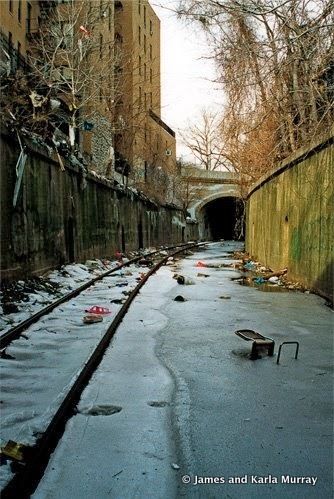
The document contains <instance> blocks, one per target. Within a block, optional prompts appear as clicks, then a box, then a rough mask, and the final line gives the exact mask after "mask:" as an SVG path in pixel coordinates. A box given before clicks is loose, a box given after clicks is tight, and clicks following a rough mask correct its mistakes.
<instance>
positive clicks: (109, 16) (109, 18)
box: [109, 7, 111, 31]
mask: <svg viewBox="0 0 334 499" xmlns="http://www.w3.org/2000/svg"><path fill="white" fill-rule="evenodd" d="M109 31H111V7H109Z"/></svg>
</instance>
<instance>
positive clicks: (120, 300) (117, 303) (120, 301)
mask: <svg viewBox="0 0 334 499" xmlns="http://www.w3.org/2000/svg"><path fill="white" fill-rule="evenodd" d="M124 302H125V299H124V298H115V299H114V300H110V303H115V304H116V305H122V303H124Z"/></svg>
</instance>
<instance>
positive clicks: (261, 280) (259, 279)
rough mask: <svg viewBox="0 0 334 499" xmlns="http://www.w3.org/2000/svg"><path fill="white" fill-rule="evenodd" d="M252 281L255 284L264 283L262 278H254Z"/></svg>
mask: <svg viewBox="0 0 334 499" xmlns="http://www.w3.org/2000/svg"><path fill="white" fill-rule="evenodd" d="M253 281H254V282H255V284H263V283H264V282H266V280H265V279H264V278H263V277H255V278H254V279H253Z"/></svg>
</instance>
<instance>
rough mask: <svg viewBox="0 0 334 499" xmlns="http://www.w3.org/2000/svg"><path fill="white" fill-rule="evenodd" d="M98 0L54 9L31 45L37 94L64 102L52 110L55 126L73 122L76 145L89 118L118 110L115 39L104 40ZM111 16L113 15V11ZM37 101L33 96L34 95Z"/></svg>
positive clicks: (72, 137)
mask: <svg viewBox="0 0 334 499" xmlns="http://www.w3.org/2000/svg"><path fill="white" fill-rule="evenodd" d="M98 9H99V6H97V4H96V3H93V4H89V3H87V2H85V1H84V0H72V1H70V2H66V3H64V4H59V5H58V6H56V7H55V8H53V9H50V13H49V16H48V19H47V20H45V21H44V22H43V24H42V25H41V27H40V29H39V32H38V36H37V38H36V39H35V42H34V43H33V44H32V47H31V52H30V57H29V62H30V64H31V66H32V68H34V69H33V72H32V73H33V77H34V79H35V81H36V83H37V92H36V93H41V94H42V95H43V96H44V97H46V98H56V99H58V100H60V103H61V105H60V106H59V108H58V109H57V110H54V112H53V120H54V124H55V126H64V125H65V124H66V125H67V126H68V134H69V141H70V144H71V146H72V147H73V146H74V143H75V133H76V131H77V130H78V129H84V127H85V126H88V125H86V124H87V122H88V121H92V120H94V118H95V119H96V120H99V119H101V112H99V109H101V108H102V105H101V103H102V102H104V103H105V106H104V110H105V111H104V114H105V115H107V116H108V118H109V119H110V118H112V113H113V101H114V91H113V67H114V64H115V54H114V46H113V41H112V42H111V40H110V38H109V40H104V39H103V34H102V33H101V29H100V24H99V23H101V17H100V12H99V11H98ZM109 15H110V13H109ZM32 103H33V106H35V103H34V95H33V96H32Z"/></svg>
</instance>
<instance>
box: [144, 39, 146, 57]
mask: <svg viewBox="0 0 334 499" xmlns="http://www.w3.org/2000/svg"><path fill="white" fill-rule="evenodd" d="M144 52H145V54H146V35H144Z"/></svg>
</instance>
